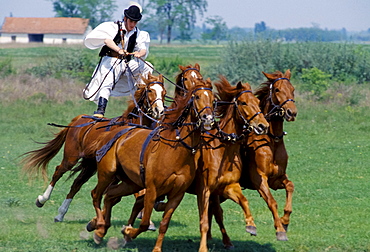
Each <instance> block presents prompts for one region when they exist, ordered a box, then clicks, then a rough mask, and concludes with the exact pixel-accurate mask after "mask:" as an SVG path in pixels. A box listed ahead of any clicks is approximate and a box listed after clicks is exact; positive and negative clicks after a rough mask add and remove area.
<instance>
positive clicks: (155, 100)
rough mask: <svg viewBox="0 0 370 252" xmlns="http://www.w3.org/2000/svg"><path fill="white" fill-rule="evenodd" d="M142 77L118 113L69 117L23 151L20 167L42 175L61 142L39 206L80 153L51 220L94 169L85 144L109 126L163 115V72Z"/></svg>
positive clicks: (144, 122)
mask: <svg viewBox="0 0 370 252" xmlns="http://www.w3.org/2000/svg"><path fill="white" fill-rule="evenodd" d="M142 79H143V81H144V82H145V83H146V84H145V85H141V86H139V87H138V90H137V91H136V92H135V95H134V99H135V102H134V101H130V102H129V106H128V108H127V110H126V112H125V113H124V114H123V115H122V116H120V117H118V118H114V119H113V120H110V119H96V118H92V117H91V116H86V115H79V116H77V117H75V118H74V119H72V121H71V123H70V124H69V125H68V126H67V127H66V128H65V129H63V130H62V131H60V132H59V133H58V134H57V135H56V137H55V138H54V139H53V140H51V141H49V142H47V143H46V144H45V146H44V147H43V148H40V149H37V150H33V151H30V152H27V153H25V155H26V157H25V158H24V160H23V162H24V166H23V170H24V171H25V172H26V173H36V172H40V171H41V172H42V174H43V175H44V178H45V179H46V172H47V165H48V163H49V162H50V161H51V159H52V158H54V157H55V155H56V154H57V153H58V152H59V150H60V149H61V148H62V146H63V144H64V155H63V160H62V162H61V164H60V165H58V166H57V167H56V169H55V172H54V174H53V177H52V180H51V182H50V184H49V186H48V188H47V189H46V191H45V192H44V194H43V195H39V196H38V198H37V200H36V205H37V206H38V207H42V206H43V205H44V204H45V202H46V201H47V200H49V199H50V196H51V193H52V191H53V189H54V187H55V184H56V183H57V182H58V180H59V179H60V178H61V177H62V176H63V174H64V173H66V172H67V171H70V170H72V168H73V167H74V166H75V165H76V164H77V163H78V161H79V160H80V159H81V158H82V157H84V159H83V160H82V162H81V164H80V165H79V167H77V170H76V171H75V172H78V171H80V170H82V172H80V174H79V175H78V176H77V178H76V179H75V180H74V183H73V184H72V186H71V189H70V192H69V193H68V194H67V196H66V199H65V200H64V202H63V204H62V205H61V206H60V208H59V210H58V212H59V214H58V215H57V216H56V217H55V218H54V220H55V222H60V221H63V218H64V215H65V214H66V213H67V211H68V207H69V205H70V204H71V201H72V199H73V197H74V196H75V195H76V193H77V192H78V191H79V190H80V188H81V187H82V185H83V184H84V183H86V182H87V181H88V180H89V179H90V178H91V176H93V175H94V174H95V172H96V162H95V154H94V153H92V154H91V156H86V153H85V148H86V146H88V145H90V144H91V143H92V142H93V141H95V139H96V138H97V137H98V136H101V135H105V134H108V133H109V130H111V129H112V128H115V127H120V126H121V125H124V124H127V123H136V124H142V125H146V126H148V127H150V126H151V124H152V123H153V120H155V119H159V118H160V117H161V116H162V115H163V112H164V105H163V100H164V97H165V94H166V90H165V89H164V85H163V76H162V75H159V76H154V75H151V74H149V75H148V78H147V79H146V78H142ZM109 125H112V126H109ZM84 167H88V169H84Z"/></svg>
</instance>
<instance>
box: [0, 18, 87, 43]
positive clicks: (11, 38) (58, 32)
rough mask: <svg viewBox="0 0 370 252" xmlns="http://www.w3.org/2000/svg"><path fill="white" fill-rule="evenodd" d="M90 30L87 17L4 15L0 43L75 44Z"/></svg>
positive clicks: (80, 41) (81, 40)
mask: <svg viewBox="0 0 370 252" xmlns="http://www.w3.org/2000/svg"><path fill="white" fill-rule="evenodd" d="M90 31H91V27H90V26H89V19H84V18H69V17H54V18H20V17H6V18H5V19H4V23H3V26H2V29H1V30H0V43H12V42H13V43H14V42H15V43H29V42H40V43H45V44H62V43H67V44H76V43H82V42H83V39H84V38H85V36H86V35H87V33H89V32H90Z"/></svg>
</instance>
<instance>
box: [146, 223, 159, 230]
mask: <svg viewBox="0 0 370 252" xmlns="http://www.w3.org/2000/svg"><path fill="white" fill-rule="evenodd" d="M148 230H149V231H156V230H157V228H156V227H155V225H154V223H152V224H150V225H149V227H148Z"/></svg>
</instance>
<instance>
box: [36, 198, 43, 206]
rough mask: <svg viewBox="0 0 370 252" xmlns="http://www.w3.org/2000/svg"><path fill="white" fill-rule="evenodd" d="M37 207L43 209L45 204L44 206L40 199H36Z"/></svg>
mask: <svg viewBox="0 0 370 252" xmlns="http://www.w3.org/2000/svg"><path fill="white" fill-rule="evenodd" d="M36 206H37V207H43V206H44V204H42V203H41V202H40V201H39V199H36Z"/></svg>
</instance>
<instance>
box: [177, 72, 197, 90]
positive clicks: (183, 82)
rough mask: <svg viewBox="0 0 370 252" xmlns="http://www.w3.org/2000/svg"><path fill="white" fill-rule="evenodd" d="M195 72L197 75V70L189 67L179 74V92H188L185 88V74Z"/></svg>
mask: <svg viewBox="0 0 370 252" xmlns="http://www.w3.org/2000/svg"><path fill="white" fill-rule="evenodd" d="M191 70H192V71H197V72H198V73H199V70H198V69H197V68H194V67H190V68H187V69H185V70H184V71H183V72H182V73H181V86H182V88H181V90H182V91H184V92H188V90H187V89H186V88H185V81H186V80H187V79H186V78H185V73H186V72H188V71H191Z"/></svg>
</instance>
